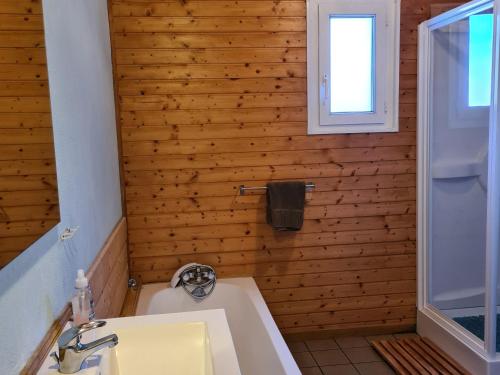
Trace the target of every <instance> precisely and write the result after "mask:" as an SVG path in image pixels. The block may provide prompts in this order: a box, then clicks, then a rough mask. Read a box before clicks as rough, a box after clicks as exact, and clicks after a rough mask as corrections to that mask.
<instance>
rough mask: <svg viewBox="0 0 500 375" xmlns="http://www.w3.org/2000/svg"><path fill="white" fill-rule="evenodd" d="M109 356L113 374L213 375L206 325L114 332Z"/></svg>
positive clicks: (175, 324) (170, 325)
mask: <svg viewBox="0 0 500 375" xmlns="http://www.w3.org/2000/svg"><path fill="white" fill-rule="evenodd" d="M115 333H116V334H117V335H118V337H119V345H117V346H116V347H114V348H113V349H112V350H111V353H110V365H111V366H110V367H111V371H110V373H111V374H113V375H137V374H141V375H159V374H183V375H213V373H214V371H213V363H212V355H211V350H210V341H209V336H208V329H207V324H206V323H205V322H192V323H174V324H154V325H146V326H137V327H128V328H119V329H116V330H115Z"/></svg>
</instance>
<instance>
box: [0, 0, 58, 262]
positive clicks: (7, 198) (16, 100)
mask: <svg viewBox="0 0 500 375" xmlns="http://www.w3.org/2000/svg"><path fill="white" fill-rule="evenodd" d="M58 204H59V203H58V197H57V181H56V169H55V158H54V144H53V139H52V123H51V114H50V101H49V90H48V81H47V64H46V57H45V46H44V31H43V16H42V7H41V0H2V1H1V2H0V268H1V267H3V266H4V265H5V264H7V263H8V262H9V261H10V260H12V259H13V258H14V257H16V256H17V255H19V253H21V252H22V251H23V250H25V249H26V248H27V247H28V246H29V245H30V244H31V243H33V242H34V241H35V240H36V239H37V238H38V237H40V236H41V235H42V234H44V233H45V232H46V231H47V230H49V229H50V228H52V227H53V226H54V225H55V224H57V222H58V221H59V206H58Z"/></svg>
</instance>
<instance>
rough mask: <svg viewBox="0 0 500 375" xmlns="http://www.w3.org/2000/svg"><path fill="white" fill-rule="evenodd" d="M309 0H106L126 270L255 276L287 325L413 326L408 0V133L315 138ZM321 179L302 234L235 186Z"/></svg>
mask: <svg viewBox="0 0 500 375" xmlns="http://www.w3.org/2000/svg"><path fill="white" fill-rule="evenodd" d="M305 5H306V4H305V2H304V1H268V0H243V1H212V0H203V1H201V0H200V1H197V0H194V1H188V2H184V1H176V0H164V1H158V0H157V1H150V0H129V1H121V0H113V1H112V7H111V9H112V16H113V17H112V30H113V50H114V54H115V56H116V64H117V65H116V78H117V90H118V94H119V105H120V120H121V136H122V148H123V162H124V170H125V180H126V200H127V215H128V222H129V256H130V267H131V273H132V274H133V275H134V276H135V277H136V278H139V279H140V280H141V281H142V282H146V283H147V282H156V281H166V280H168V279H169V278H170V277H171V276H172V273H173V271H174V270H175V269H176V268H177V267H179V266H180V265H182V264H184V263H187V262H191V261H198V262H204V263H208V264H211V265H214V266H215V267H216V270H217V272H218V275H219V276H220V277H233V276H253V277H254V278H255V279H256V281H257V283H258V285H259V288H260V289H261V290H262V293H263V295H264V297H265V299H266V301H267V302H268V304H269V307H270V309H271V311H272V313H273V315H274V317H275V319H276V321H277V322H278V324H279V326H280V328H281V329H282V330H283V331H284V332H287V333H297V332H307V331H314V330H323V329H328V330H332V329H333V330H339V331H342V332H344V331H348V330H351V329H360V328H363V327H365V328H367V329H368V328H369V329H374V328H376V327H390V328H391V329H392V330H397V327H398V326H400V327H401V328H402V329H404V328H407V327H408V326H409V325H412V324H414V323H415V289H416V283H415V273H416V270H415V262H416V260H415V236H416V233H415V204H416V202H415V182H416V181H415V180H416V178H415V156H416V155H415V145H416V135H415V129H416V99H417V98H416V95H417V94H416V86H417V85H416V80H417V76H416V75H417V63H416V58H417V26H418V24H419V23H420V22H422V21H423V20H425V19H426V18H428V17H429V3H428V2H424V1H422V0H403V1H402V18H401V22H402V31H401V65H400V72H401V76H400V92H399V98H400V108H399V111H400V132H398V133H394V134H344V135H331V136H328V135H327V136H308V135H307V132H306V129H307V123H306V122H307V81H306V76H307V72H306V27H305V26H306V20H305V14H306V6H305ZM288 179H298V180H307V181H313V182H315V183H316V186H317V187H316V190H315V191H314V192H313V193H312V195H311V198H310V200H309V201H308V203H307V207H306V211H305V219H306V220H305V223H304V228H303V230H302V231H300V232H298V233H275V232H273V231H272V230H271V229H270V228H269V227H268V226H267V225H266V224H265V197H264V195H262V194H259V193H256V194H249V195H247V196H243V197H242V196H239V195H238V186H239V185H241V184H245V185H263V184H265V183H266V182H267V181H271V180H288Z"/></svg>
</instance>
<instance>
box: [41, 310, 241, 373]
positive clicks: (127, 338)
mask: <svg viewBox="0 0 500 375" xmlns="http://www.w3.org/2000/svg"><path fill="white" fill-rule="evenodd" d="M106 322H107V324H106V325H105V326H103V327H101V328H97V329H95V330H92V331H89V332H86V333H84V334H83V337H82V342H84V343H86V342H89V341H93V340H95V339H97V338H100V337H103V336H106V335H109V334H111V333H116V335H117V336H118V345H117V346H115V347H114V348H111V349H109V348H107V349H103V350H101V351H99V352H96V353H95V355H93V356H90V357H89V358H88V359H87V360H86V361H85V362H84V365H83V367H82V370H80V371H79V372H77V374H78V375H150V374H151V375H153V374H154V375H162V374H173V375H181V374H182V375H241V372H240V368H239V365H238V359H237V357H236V351H235V348H234V344H233V339H232V337H231V332H230V330H229V325H228V324H227V319H226V314H225V312H224V310H203V311H190V312H183V313H174V314H159V315H143V316H135V317H128V318H116V319H107V320H106ZM66 328H68V327H66ZM51 351H57V344H56V345H54V347H53V348H52V350H51ZM56 374H59V372H58V371H57V365H55V363H54V361H53V360H52V358H50V357H48V358H46V360H45V362H44V364H43V365H42V368H41V370H40V371H39V372H38V375H56Z"/></svg>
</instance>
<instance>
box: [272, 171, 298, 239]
mask: <svg viewBox="0 0 500 375" xmlns="http://www.w3.org/2000/svg"><path fill="white" fill-rule="evenodd" d="M305 193H306V184H305V183H304V182H303V181H300V182H298V181H291V182H271V183H268V184H267V192H266V199H267V212H266V219H267V223H268V224H269V225H271V226H272V227H273V229H275V230H279V231H297V230H300V229H301V228H302V224H303V222H304V202H305Z"/></svg>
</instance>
